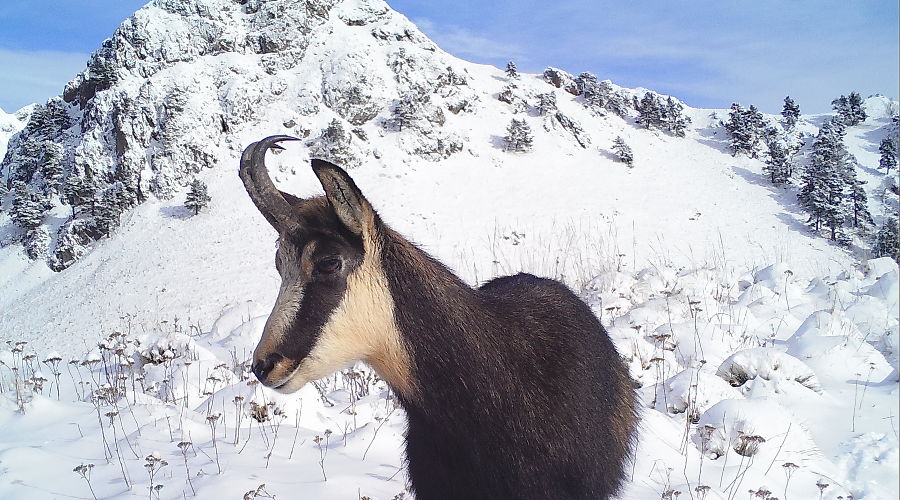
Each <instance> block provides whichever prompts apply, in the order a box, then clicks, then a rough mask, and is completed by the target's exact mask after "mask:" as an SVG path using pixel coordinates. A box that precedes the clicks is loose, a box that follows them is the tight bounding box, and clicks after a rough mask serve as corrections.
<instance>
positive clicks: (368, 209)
mask: <svg viewBox="0 0 900 500" xmlns="http://www.w3.org/2000/svg"><path fill="white" fill-rule="evenodd" d="M290 140H297V139H296V138H293V137H289V136H284V135H279V136H272V137H267V138H265V139H263V140H261V141H259V142H255V143H253V144H251V145H250V146H249V147H247V149H246V150H244V153H243V155H242V156H241V166H240V177H241V180H242V181H243V182H244V187H245V188H246V189H247V193H249V194H250V198H251V199H252V200H253V202H254V203H255V204H256V206H257V208H259V211H260V212H262V214H263V216H264V217H265V218H266V220H268V221H269V223H270V224H271V225H272V227H274V228H275V230H276V231H278V235H279V238H278V249H277V250H276V252H275V267H276V269H277V270H278V274H279V275H281V287H280V289H279V291H278V298H277V299H276V300H275V306H274V308H273V309H272V313H271V314H270V315H269V319H268V321H266V325H265V327H264V329H263V334H262V339H261V340H260V342H259V345H257V347H256V350H255V351H254V353H253V364H252V368H253V372H254V373H255V374H256V376H257V378H258V379H259V380H260V381H261V382H262V383H263V384H265V385H266V386H269V387H272V388H274V389H275V390H277V391H279V392H283V393H290V392H294V391H296V390H298V389H300V388H301V387H302V386H303V385H304V384H306V383H307V382H310V381H312V380H316V379H318V378H321V377H324V376H327V375H329V374H331V373H332V372H334V371H336V370H339V369H341V368H344V367H346V366H348V365H350V364H352V363H354V362H355V361H359V360H363V361H366V362H367V363H368V364H369V365H370V366H372V367H373V368H375V370H376V371H377V372H378V373H379V374H380V375H381V377H382V378H384V379H385V380H387V381H388V382H389V383H391V384H392V385H394V387H395V388H397V389H398V390H400V391H401V392H406V391H408V390H410V389H411V387H410V385H411V384H410V382H409V381H410V377H409V360H408V357H407V354H406V350H405V349H404V348H403V345H402V342H401V340H400V337H399V333H398V331H397V327H396V324H395V322H394V304H393V300H392V297H391V294H390V292H389V290H388V284H387V280H386V278H385V272H384V269H383V267H382V260H381V249H382V242H383V239H384V232H385V231H386V228H385V227H384V226H383V225H382V223H381V221H380V219H379V217H378V214H377V213H376V212H375V211H374V210H373V209H372V205H370V204H369V202H368V201H367V200H366V198H365V197H364V196H363V194H362V192H360V190H359V188H357V187H356V184H355V183H354V182H353V179H351V178H350V176H349V175H347V172H345V171H344V170H342V169H341V168H339V167H337V166H335V165H332V164H331V163H329V162H327V161H324V160H316V159H314V160H312V169H313V172H315V174H316V176H317V177H318V178H319V182H321V184H322V187H323V188H324V189H325V197H315V198H310V199H306V200H302V199H299V198H297V197H295V196H292V195H290V194H287V193H283V192H281V191H279V190H278V189H277V188H276V187H275V184H274V183H273V182H272V180H271V179H270V178H269V175H268V173H267V172H266V167H265V163H264V159H265V155H266V151H268V150H269V149H273V148H276V149H281V148H280V146H278V145H277V143H279V142H282V141H290Z"/></svg>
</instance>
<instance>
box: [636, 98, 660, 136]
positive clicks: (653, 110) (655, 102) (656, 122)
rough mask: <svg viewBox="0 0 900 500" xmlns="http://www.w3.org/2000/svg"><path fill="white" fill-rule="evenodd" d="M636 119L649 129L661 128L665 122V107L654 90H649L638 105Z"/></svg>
mask: <svg viewBox="0 0 900 500" xmlns="http://www.w3.org/2000/svg"><path fill="white" fill-rule="evenodd" d="M637 111H638V117H637V119H636V121H637V122H638V123H640V124H642V125H644V126H645V127H647V128H648V129H653V128H660V127H661V126H662V124H663V109H662V106H661V103H660V101H659V98H658V97H657V96H656V94H654V93H653V92H647V93H646V94H644V97H642V98H641V100H640V102H639V103H638V105H637Z"/></svg>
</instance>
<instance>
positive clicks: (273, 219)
mask: <svg viewBox="0 0 900 500" xmlns="http://www.w3.org/2000/svg"><path fill="white" fill-rule="evenodd" d="M299 140H300V139H297V138H296V137H291V136H288V135H273V136H271V137H266V138H265V139H263V140H261V141H259V142H254V143H253V144H251V145H249V146H247V149H245V150H244V153H243V154H242V155H241V168H240V176H241V180H242V181H243V182H244V188H246V189H247V193H248V194H249V195H250V199H252V200H253V203H254V204H256V207H257V208H258V209H259V211H260V212H262V214H263V216H264V217H265V218H266V220H268V221H269V224H272V227H274V228H275V229H276V230H278V231H279V232H287V231H291V230H293V229H295V228H297V227H298V226H300V224H301V220H300V217H299V215H298V214H297V211H296V209H294V207H292V206H291V204H290V203H288V201H287V200H286V199H285V198H284V196H283V195H282V194H281V191H279V190H278V188H277V187H275V183H273V182H272V179H271V178H270V177H269V173H268V171H267V170H266V164H265V157H266V151H268V150H269V149H271V148H278V149H281V146H278V143H279V142H281V141H299Z"/></svg>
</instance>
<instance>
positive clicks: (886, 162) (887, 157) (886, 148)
mask: <svg viewBox="0 0 900 500" xmlns="http://www.w3.org/2000/svg"><path fill="white" fill-rule="evenodd" d="M878 151H879V152H880V153H881V160H880V161H879V162H878V165H879V166H880V167H881V168H883V169H884V175H888V174H889V173H891V169H892V168H897V149H896V146H894V141H892V140H891V139H890V137H885V138H884V139H882V140H881V146H879V147H878Z"/></svg>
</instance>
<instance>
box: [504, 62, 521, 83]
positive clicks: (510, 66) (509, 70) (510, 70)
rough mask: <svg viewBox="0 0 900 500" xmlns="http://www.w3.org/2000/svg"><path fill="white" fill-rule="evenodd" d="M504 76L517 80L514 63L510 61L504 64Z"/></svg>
mask: <svg viewBox="0 0 900 500" xmlns="http://www.w3.org/2000/svg"><path fill="white" fill-rule="evenodd" d="M506 76H508V77H509V78H511V79H513V80H515V79H517V78H519V70H518V69H517V68H516V63H514V62H512V61H509V62H508V63H506Z"/></svg>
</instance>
